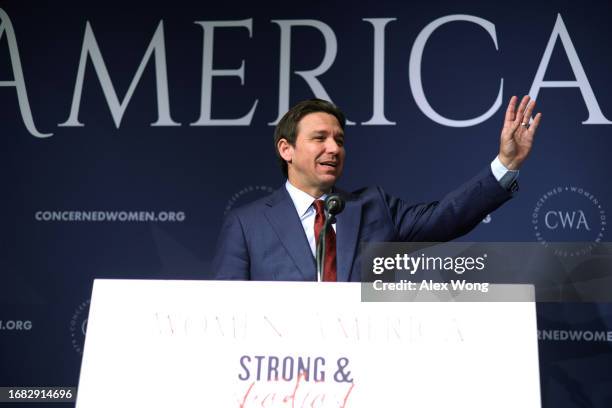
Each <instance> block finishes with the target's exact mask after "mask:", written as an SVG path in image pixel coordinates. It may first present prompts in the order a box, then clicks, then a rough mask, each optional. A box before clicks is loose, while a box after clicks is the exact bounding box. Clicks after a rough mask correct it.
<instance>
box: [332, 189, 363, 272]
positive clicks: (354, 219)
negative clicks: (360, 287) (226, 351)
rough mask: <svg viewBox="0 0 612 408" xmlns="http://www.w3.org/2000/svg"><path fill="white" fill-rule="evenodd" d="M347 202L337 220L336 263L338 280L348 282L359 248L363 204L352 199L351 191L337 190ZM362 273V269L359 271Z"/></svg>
mask: <svg viewBox="0 0 612 408" xmlns="http://www.w3.org/2000/svg"><path fill="white" fill-rule="evenodd" d="M336 192H337V193H339V194H340V195H341V196H342V197H343V198H344V200H345V202H346V207H345V208H344V211H342V212H341V213H340V214H338V217H337V221H336V236H337V239H336V257H337V258H336V263H337V270H338V281H339V282H347V281H348V280H349V277H350V274H351V268H352V267H353V262H354V259H355V251H356V249H357V238H358V236H359V227H360V224H361V205H360V204H359V203H358V202H357V201H356V200H354V199H352V197H351V194H350V193H346V192H344V191H340V190H336ZM357 272H358V273H361V271H357Z"/></svg>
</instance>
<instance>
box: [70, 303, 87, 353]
mask: <svg viewBox="0 0 612 408" xmlns="http://www.w3.org/2000/svg"><path fill="white" fill-rule="evenodd" d="M89 302H90V299H87V300H86V301H84V302H83V303H81V304H80V305H79V306H77V308H76V309H75V310H74V313H73V314H72V318H71V319H70V338H71V341H72V348H73V349H74V351H76V352H77V353H79V354H81V355H82V354H83V346H84V345H85V332H86V331H87V316H89Z"/></svg>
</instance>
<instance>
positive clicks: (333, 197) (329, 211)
mask: <svg viewBox="0 0 612 408" xmlns="http://www.w3.org/2000/svg"><path fill="white" fill-rule="evenodd" d="M344 204H345V202H344V199H343V198H342V197H340V196H339V195H338V194H330V195H328V196H327V198H326V199H325V224H324V225H323V228H321V232H320V233H319V242H318V244H317V249H316V251H315V255H316V256H315V258H316V264H317V280H318V281H319V282H321V281H322V280H323V268H324V267H325V266H324V263H325V251H326V248H325V235H327V228H329V226H330V224H334V223H335V222H336V215H337V214H340V213H341V212H342V210H344Z"/></svg>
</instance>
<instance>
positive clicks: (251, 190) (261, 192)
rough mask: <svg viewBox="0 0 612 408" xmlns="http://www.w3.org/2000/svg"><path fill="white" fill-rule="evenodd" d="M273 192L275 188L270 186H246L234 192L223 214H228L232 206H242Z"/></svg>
mask: <svg viewBox="0 0 612 408" xmlns="http://www.w3.org/2000/svg"><path fill="white" fill-rule="evenodd" d="M272 192H274V188H272V187H270V186H246V187H244V188H243V189H242V190H240V191H238V192H237V193H234V195H232V197H231V198H230V199H229V200H228V202H227V204H226V205H225V210H224V211H223V216H226V215H227V213H229V212H230V210H231V209H232V208H235V207H240V206H241V205H244V204H247V203H249V202H251V201H255V200H256V199H258V198H262V197H265V196H267V195H268V194H270V193H272ZM246 197H248V198H246Z"/></svg>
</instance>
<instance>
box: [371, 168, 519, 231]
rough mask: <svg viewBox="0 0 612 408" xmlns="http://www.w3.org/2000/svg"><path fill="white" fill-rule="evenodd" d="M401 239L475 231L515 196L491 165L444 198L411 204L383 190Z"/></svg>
mask: <svg viewBox="0 0 612 408" xmlns="http://www.w3.org/2000/svg"><path fill="white" fill-rule="evenodd" d="M381 194H382V196H383V200H384V201H385V204H386V206H387V208H388V211H389V217H390V218H391V221H392V223H393V225H394V226H395V229H396V236H397V239H398V241H416V242H445V241H450V240H453V239H455V238H458V237H460V236H462V235H465V234H467V233H468V232H469V231H471V230H472V229H473V228H474V227H476V225H478V223H479V222H480V221H482V219H483V218H484V217H485V216H486V215H487V214H489V213H490V212H492V211H494V210H495V209H497V208H498V207H499V206H501V205H502V204H503V203H504V202H506V201H507V200H509V199H510V198H511V197H512V193H511V192H509V191H507V190H506V189H504V188H503V187H502V186H501V185H500V184H499V182H498V181H497V180H496V179H495V177H494V176H493V174H492V173H491V169H490V168H486V169H484V170H483V171H481V172H480V173H479V174H478V175H477V176H476V177H474V178H473V179H472V180H470V181H468V182H467V183H465V184H464V185H462V186H461V187H459V188H457V189H455V190H454V191H451V192H450V193H449V194H447V195H446V196H445V197H444V198H443V199H442V200H440V201H434V202H432V203H425V204H416V205H408V204H406V203H405V202H404V201H402V200H400V199H397V198H394V197H391V196H389V195H387V194H386V193H384V192H382V191H381Z"/></svg>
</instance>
